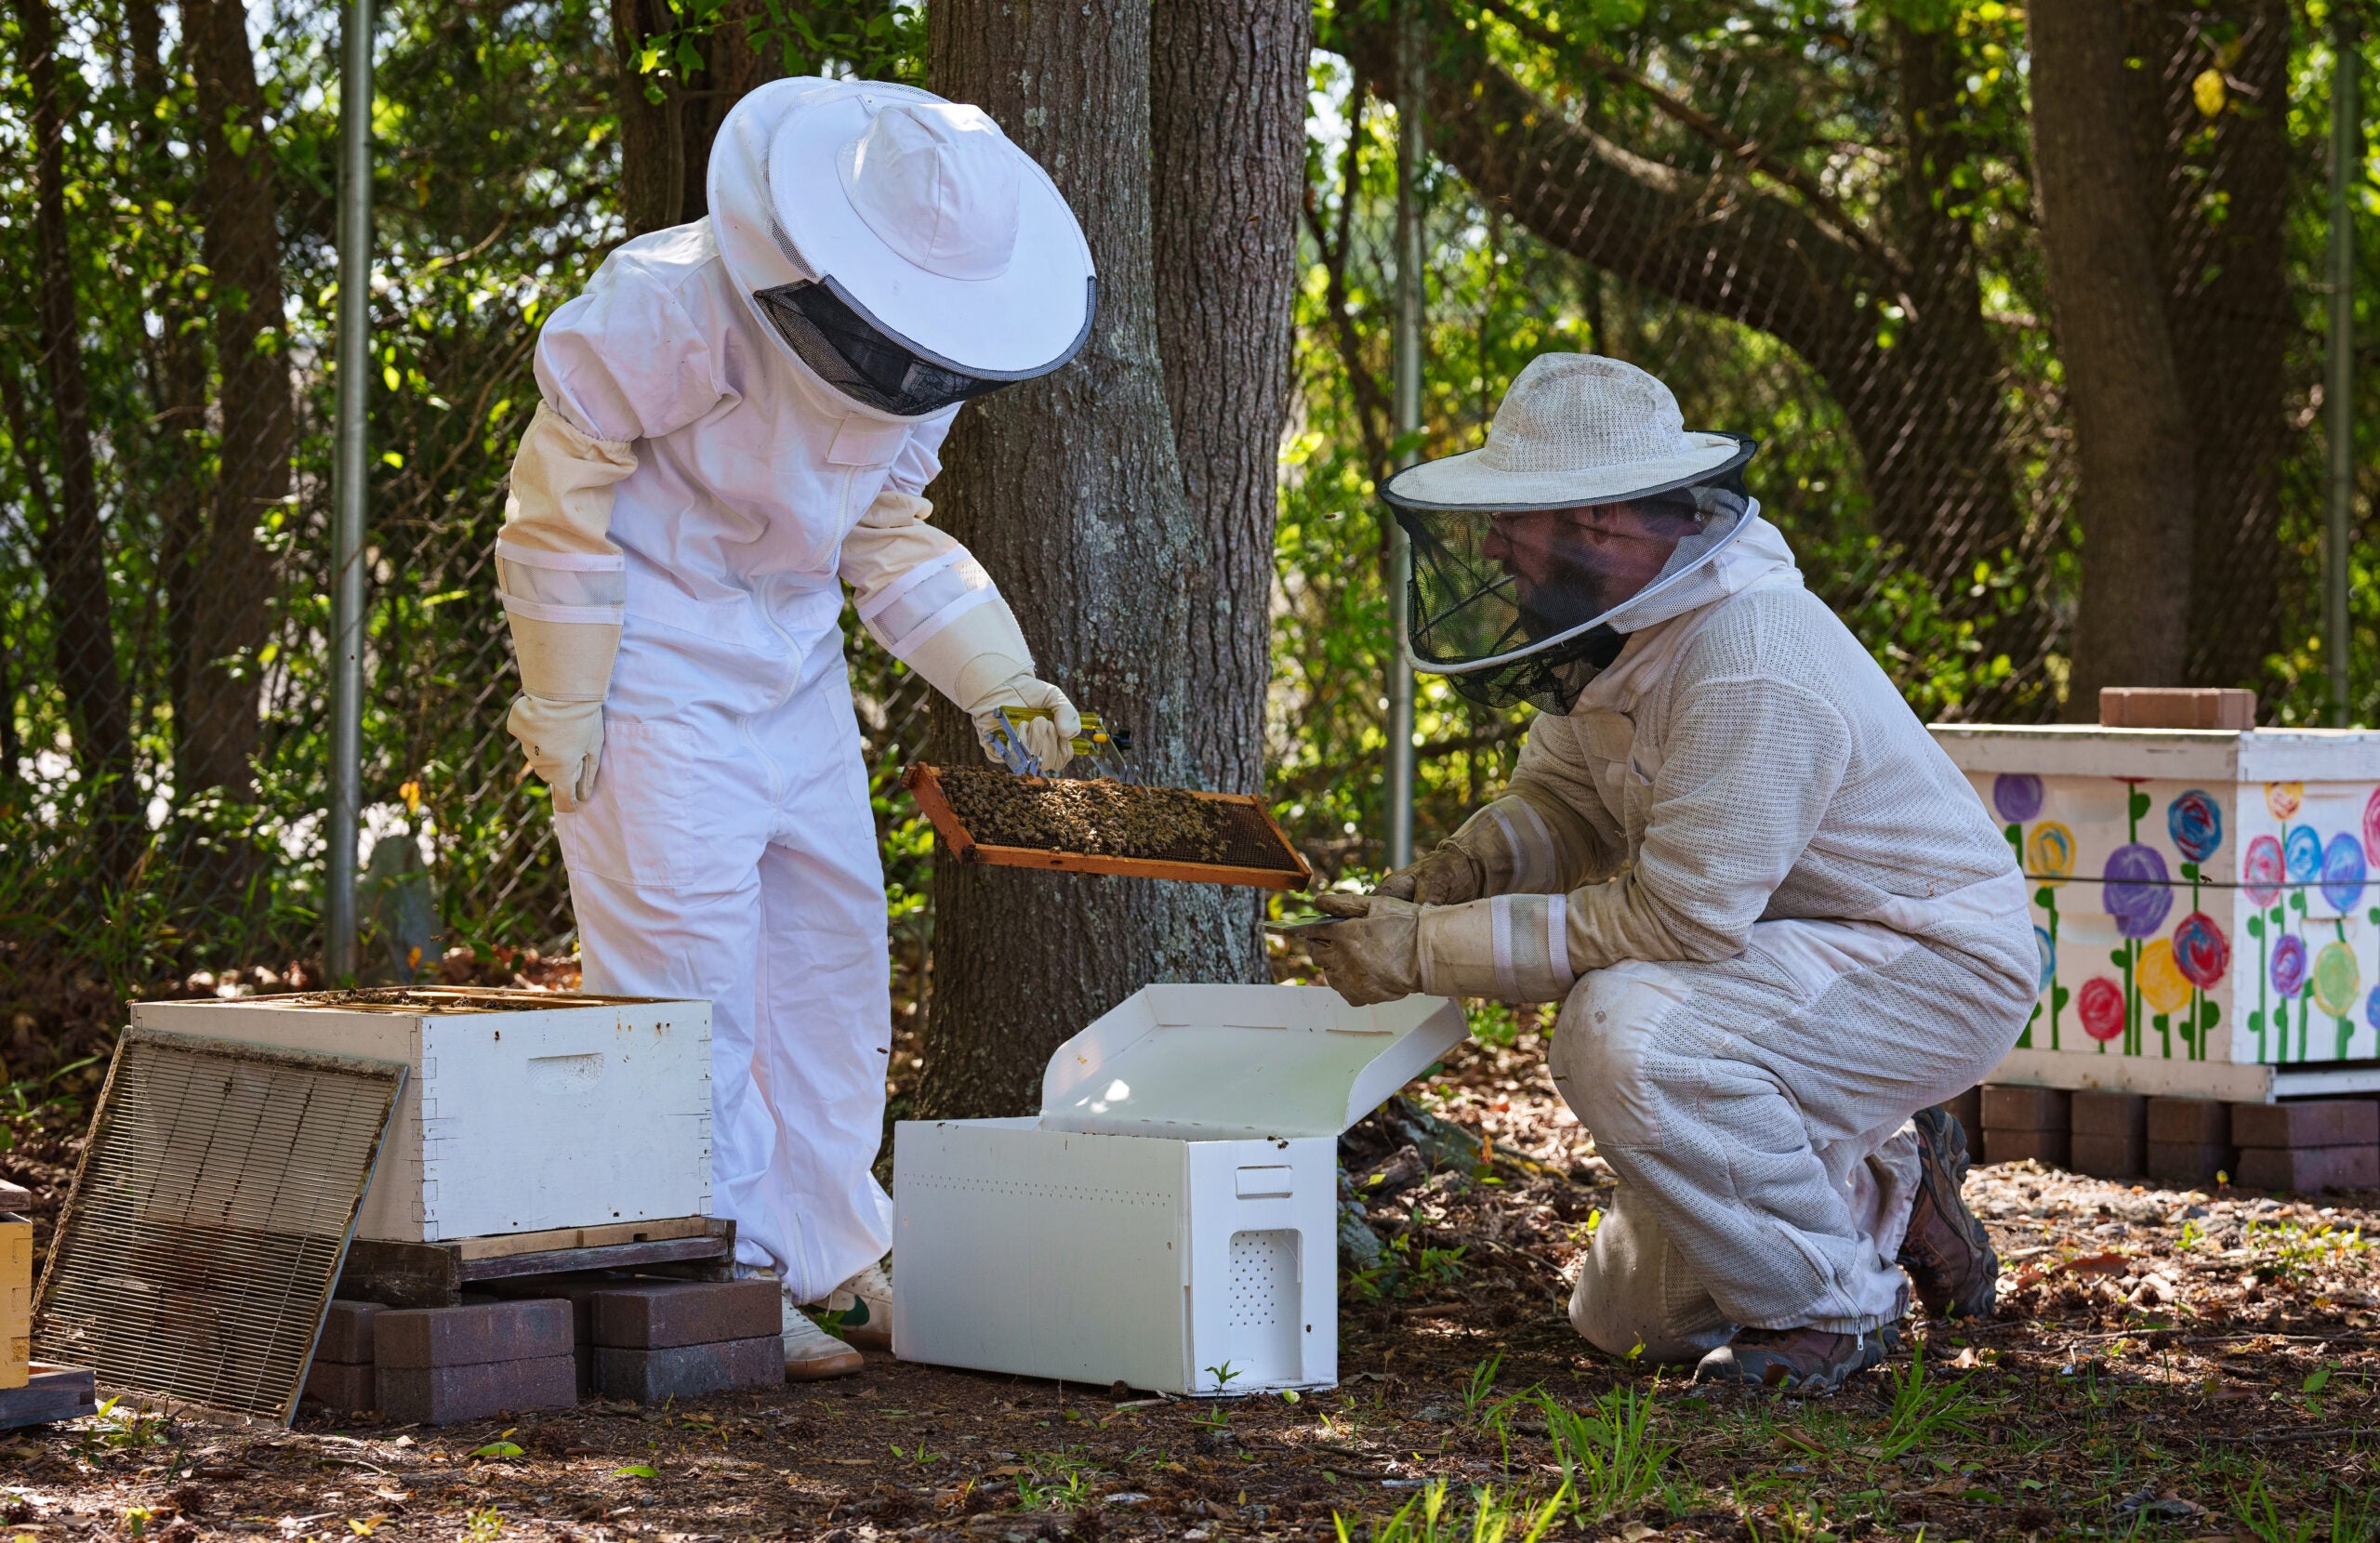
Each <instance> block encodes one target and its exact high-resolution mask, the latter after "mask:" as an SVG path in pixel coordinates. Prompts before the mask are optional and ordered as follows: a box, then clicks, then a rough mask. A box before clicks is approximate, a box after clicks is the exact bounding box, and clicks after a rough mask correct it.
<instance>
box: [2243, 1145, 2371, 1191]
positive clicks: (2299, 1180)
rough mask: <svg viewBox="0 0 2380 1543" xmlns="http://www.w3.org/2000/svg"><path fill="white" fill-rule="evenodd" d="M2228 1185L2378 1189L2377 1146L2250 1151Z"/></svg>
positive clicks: (2296, 1188)
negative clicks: (2376, 1187)
mask: <svg viewBox="0 0 2380 1543" xmlns="http://www.w3.org/2000/svg"><path fill="white" fill-rule="evenodd" d="M2231 1181H2232V1182H2233V1183H2235V1184H2239V1185H2241V1186H2242V1187H2244V1188H2247V1189H2252V1190H2295V1191H2298V1192H2299V1193H2301V1194H2316V1193H2318V1192H2320V1191H2322V1190H2368V1189H2372V1188H2373V1187H2375V1186H2380V1145H2364V1144H2360V1143H2359V1144H2357V1145H2355V1146H2295V1147H2251V1148H2249V1149H2248V1150H2246V1151H2244V1152H2242V1153H2241V1154H2240V1167H2239V1168H2238V1169H2237V1170H2236V1171H2235V1172H2233V1174H2232V1175H2231Z"/></svg>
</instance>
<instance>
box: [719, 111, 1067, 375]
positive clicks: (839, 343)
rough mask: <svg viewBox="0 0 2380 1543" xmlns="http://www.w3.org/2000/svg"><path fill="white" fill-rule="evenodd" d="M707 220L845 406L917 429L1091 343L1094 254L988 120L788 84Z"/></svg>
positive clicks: (730, 161)
mask: <svg viewBox="0 0 2380 1543" xmlns="http://www.w3.org/2000/svg"><path fill="white" fill-rule="evenodd" d="M709 191H710V209H711V214H710V219H711V228H712V231H713V232H714V234H715V236H716V238H717V240H718V242H719V249H720V255H721V257H722V258H724V259H725V261H726V263H727V267H728V270H729V272H731V273H732V274H734V277H735V278H736V280H737V281H738V283H739V284H741V285H742V286H743V287H744V289H745V291H746V293H747V294H748V295H750V296H751V297H752V303H753V305H754V306H755V307H756V308H757V309H758V310H759V311H760V315H761V316H762V317H763V318H765V319H766V320H767V321H768V323H769V324H770V326H771V327H772V328H773V329H774V331H775V333H776V335H777V336H778V337H779V338H781V339H782V340H783V341H784V343H785V345H786V347H787V349H790V350H791V351H792V352H793V354H794V356H795V357H796V358H798V359H799V360H800V361H801V363H803V364H805V365H807V366H808V367H809V368H810V370H811V371H812V372H813V374H815V375H817V376H819V377H820V378H822V379H824V380H825V381H826V383H827V384H828V385H830V386H832V387H834V388H835V389H837V390H838V391H840V392H841V393H842V394H843V395H844V396H846V397H848V398H850V399H851V400H852V401H853V402H858V403H860V404H861V405H863V406H866V407H869V408H873V409H875V410H876V411H878V412H881V413H889V414H893V415H898V416H902V417H917V416H922V415H926V414H930V413H934V412H939V411H941V410H942V409H944V408H946V407H952V406H955V405H957V404H958V403H959V402H964V401H966V400H967V399H968V398H970V397H977V396H982V395H983V394H985V392H987V391H994V390H998V389H999V388H1001V387H1002V386H1007V385H1011V384H1013V383H1014V382H1017V381H1020V380H1030V379H1033V378H1034V377H1035V376H1043V375H1047V374H1049V373H1050V372H1051V371H1052V370H1055V369H1057V368H1058V367H1059V366H1060V365H1062V364H1064V363H1066V361H1068V360H1069V359H1072V358H1073V357H1074V356H1075V354H1076V352H1077V351H1078V350H1079V349H1081V347H1082V346H1083V343H1084V342H1085V341H1086V340H1087V339H1088V338H1089V337H1090V336H1091V316H1092V313H1093V310H1094V309H1095V303H1096V299H1097V279H1096V278H1095V276H1094V275H1093V273H1092V270H1091V248H1090V245H1089V244H1088V243H1087V242H1086V241H1085V240H1084V239H1083V233H1082V228H1081V226H1080V225H1079V224H1078V222H1077V221H1076V219H1075V217H1074V211H1073V210H1072V209H1070V208H1068V207H1067V205H1066V201H1065V199H1064V196H1062V195H1061V194H1060V193H1059V191H1058V190H1057V187H1056V185H1055V184H1054V183H1052V182H1051V180H1050V178H1049V175H1048V174H1047V173H1046V172H1044V171H1043V170H1042V169H1041V167H1040V166H1039V165H1037V164H1035V162H1034V160H1033V158H1032V157H1031V156H1028V155H1026V154H1025V152H1023V151H1021V150H1019V149H1018V148H1017V147H1016V146H1015V145H1014V144H1012V143H1011V142H1010V141H1009V139H1008V138H1007V136H1005V135H1003V134H1002V133H1001V132H1000V129H999V125H997V124H995V123H994V122H993V121H992V120H991V119H990V118H989V117H988V116H986V115H985V113H984V112H983V111H982V110H981V109H979V108H974V107H970V106H968V105H966V104H965V103H961V102H949V101H945V100H944V99H941V98H940V97H937V96H934V95H933V94H932V93H931V92H927V91H920V90H918V89H916V88H914V87H911V86H893V85H886V84H882V83H879V82H875V81H842V82H830V81H817V80H801V81H776V82H772V83H771V84H770V85H768V86H762V87H760V89H759V90H757V91H753V92H751V93H749V94H748V95H747V96H746V97H745V98H744V99H743V100H741V101H739V102H738V103H737V104H736V105H735V108H734V111H733V112H730V113H729V114H728V119H727V122H726V123H725V124H724V125H722V126H721V134H720V141H719V144H718V146H717V147H716V148H715V149H714V150H713V152H712V155H711V165H710V184H709Z"/></svg>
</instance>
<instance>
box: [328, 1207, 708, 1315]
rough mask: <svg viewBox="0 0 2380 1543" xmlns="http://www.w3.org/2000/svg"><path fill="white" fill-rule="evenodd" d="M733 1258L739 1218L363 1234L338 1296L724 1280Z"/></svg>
mask: <svg viewBox="0 0 2380 1543" xmlns="http://www.w3.org/2000/svg"><path fill="white" fill-rule="evenodd" d="M734 1261H735V1223H734V1221H732V1220H728V1219H727V1218H725V1217H715V1216H688V1217H678V1218H674V1219H669V1220H660V1221H622V1222H615V1223H611V1224H608V1225H605V1226H600V1227H562V1228H557V1229H554V1230H553V1231H550V1232H543V1233H499V1234H497V1235H496V1236H493V1237H467V1238H456V1239H454V1240H453V1241H451V1242H446V1243H397V1242H393V1241H390V1240H388V1239H381V1238H357V1239H356V1240H355V1241H354V1243H352V1244H350V1246H349V1247H348V1252H347V1268H346V1270H345V1271H344V1272H343V1273H341V1274H340V1276H339V1282H338V1295H339V1296H340V1297H341V1298H343V1299H348V1300H351V1301H365V1302H377V1303H379V1304H380V1305H381V1306H383V1307H394V1308H424V1307H454V1306H456V1305H457V1304H459V1303H460V1302H461V1301H462V1299H463V1293H464V1292H465V1291H467V1290H475V1291H487V1290H490V1289H492V1288H493V1287H494V1286H495V1285H496V1283H498V1282H504V1283H507V1284H511V1283H517V1282H526V1281H528V1280H530V1279H531V1278H533V1277H543V1276H558V1275H562V1276H566V1275H584V1274H588V1273H598V1272H605V1271H628V1270H634V1271H638V1272H640V1273H647V1274H655V1273H658V1274H668V1275H675V1276H679V1277H681V1278H684V1279H688V1280H725V1279H727V1278H728V1276H729V1275H730V1274H731V1273H733V1270H734ZM510 1294H511V1293H509V1292H508V1293H507V1295H510Z"/></svg>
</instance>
